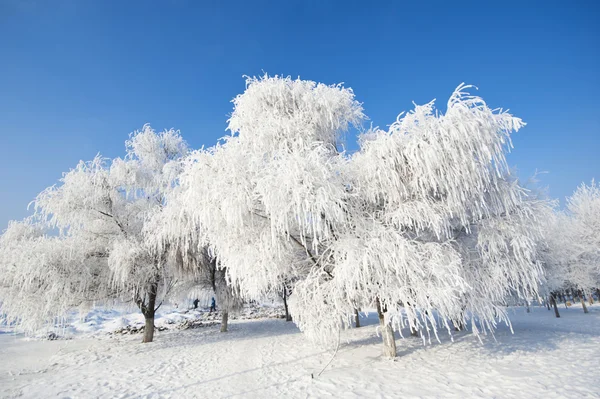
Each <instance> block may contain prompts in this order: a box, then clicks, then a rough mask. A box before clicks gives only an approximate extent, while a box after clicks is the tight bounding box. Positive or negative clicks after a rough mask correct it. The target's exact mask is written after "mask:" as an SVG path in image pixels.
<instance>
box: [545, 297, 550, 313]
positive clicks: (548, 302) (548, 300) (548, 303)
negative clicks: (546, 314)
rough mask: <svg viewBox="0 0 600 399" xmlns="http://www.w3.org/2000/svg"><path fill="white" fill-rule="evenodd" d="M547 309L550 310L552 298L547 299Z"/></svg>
mask: <svg viewBox="0 0 600 399" xmlns="http://www.w3.org/2000/svg"><path fill="white" fill-rule="evenodd" d="M546 307H547V308H548V310H550V298H546Z"/></svg>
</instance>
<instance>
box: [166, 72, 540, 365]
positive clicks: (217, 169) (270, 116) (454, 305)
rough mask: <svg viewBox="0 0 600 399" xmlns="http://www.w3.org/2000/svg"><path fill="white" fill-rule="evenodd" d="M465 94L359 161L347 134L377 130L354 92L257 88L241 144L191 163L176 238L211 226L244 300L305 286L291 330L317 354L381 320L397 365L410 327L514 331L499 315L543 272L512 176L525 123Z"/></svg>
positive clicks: (234, 138) (303, 85)
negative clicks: (311, 342) (368, 321)
mask: <svg viewBox="0 0 600 399" xmlns="http://www.w3.org/2000/svg"><path fill="white" fill-rule="evenodd" d="M466 88H467V87H465V86H461V87H459V89H457V91H456V92H455V93H454V94H453V95H452V96H451V98H450V101H449V102H448V109H447V111H446V113H445V114H440V113H439V112H435V111H434V108H433V103H430V104H427V105H425V106H418V107H416V108H415V110H414V111H413V112H411V113H409V114H407V115H404V116H401V117H399V118H398V120H397V122H396V123H394V124H393V125H392V126H391V127H390V129H389V130H388V131H382V130H379V129H375V130H371V131H369V132H367V133H366V134H363V135H362V137H361V142H360V143H361V148H360V150H359V151H358V152H357V153H356V154H354V155H352V156H349V155H347V154H345V153H344V152H341V151H340V144H341V140H342V139H343V133H344V132H345V131H346V130H347V129H348V128H349V127H350V126H356V127H358V128H360V125H361V122H362V120H363V119H365V117H364V115H363V112H362V107H361V105H360V104H359V103H358V102H357V101H356V100H355V98H354V93H353V92H352V90H350V89H347V88H344V87H343V86H340V85H335V86H327V85H323V84H317V83H315V82H310V81H303V80H299V79H298V80H292V79H290V78H279V77H268V76H265V77H263V78H258V79H257V78H249V79H248V80H247V88H246V91H245V92H244V93H243V94H241V95H239V96H238V97H236V98H235V99H234V101H233V103H234V111H233V113H232V116H231V118H230V120H229V130H230V131H231V135H230V136H227V137H225V138H224V139H223V140H222V141H221V142H220V143H219V144H218V145H216V146H215V147H212V148H209V149H207V150H201V151H197V152H194V153H192V154H191V156H190V157H189V158H188V159H187V161H186V162H185V165H184V170H183V173H182V175H181V179H180V183H181V190H180V191H179V192H178V199H179V200H180V201H181V206H182V209H185V212H186V215H187V219H185V222H184V223H182V224H181V225H177V224H175V225H174V226H172V228H173V229H175V230H177V229H179V230H180V231H182V232H183V231H186V230H187V227H186V223H190V220H191V221H193V223H194V224H195V225H202V226H203V229H204V232H205V233H203V234H205V235H204V237H203V239H204V240H205V242H206V244H207V245H209V247H210V248H211V251H213V252H214V253H215V255H216V257H217V259H218V260H219V262H221V263H222V264H223V265H227V278H228V279H229V280H230V281H231V282H232V283H234V284H236V285H238V286H239V287H240V289H241V294H242V295H244V296H246V297H249V298H256V297H260V295H261V294H263V293H265V292H268V291H269V290H272V289H274V288H278V287H280V286H281V283H282V281H285V279H287V278H288V277H290V276H293V277H294V281H295V283H294V286H293V293H292V295H291V296H290V309H291V312H292V315H293V316H294V321H295V322H296V323H297V324H298V325H299V327H300V328H301V329H302V330H303V331H304V332H305V333H306V334H307V335H308V336H309V337H310V338H313V339H316V340H318V341H321V342H327V341H331V340H335V337H337V336H338V333H337V332H338V331H339V329H340V328H343V327H344V326H349V325H350V324H351V322H352V320H353V316H354V315H355V309H357V308H367V307H369V306H375V307H376V308H377V309H378V313H379V316H380V320H381V326H382V332H383V339H384V343H385V354H386V355H389V356H395V342H394V335H393V329H394V328H396V329H399V328H400V327H402V326H404V325H406V324H408V325H409V326H410V327H411V328H412V329H413V330H416V331H425V332H426V333H427V334H429V332H431V331H433V332H434V333H436V331H437V329H438V328H439V326H440V325H442V326H445V327H446V328H448V330H449V329H450V325H451V323H450V322H452V323H455V324H465V322H466V320H467V318H470V319H471V320H472V321H474V320H478V321H479V322H480V323H479V326H480V327H483V329H484V331H486V330H489V329H491V328H493V327H494V326H495V323H496V316H500V318H501V319H503V320H505V321H507V322H508V319H507V317H506V313H505V311H504V310H503V309H502V308H500V307H498V306H497V304H498V302H499V301H500V300H502V299H503V297H505V296H506V295H507V294H509V293H513V292H517V293H518V294H520V295H528V294H531V292H532V291H533V290H535V287H536V286H537V280H538V278H539V276H540V273H541V269H540V265H539V263H538V262H537V260H536V258H535V253H536V250H535V242H536V241H537V238H538V237H537V236H538V234H539V231H538V229H537V227H536V226H537V220H536V215H535V213H534V212H530V210H529V208H528V207H526V206H523V202H524V199H525V197H526V193H525V191H524V190H523V189H522V188H521V187H519V185H518V184H517V183H516V182H515V181H513V180H511V179H509V178H506V177H505V176H507V174H508V170H507V166H506V160H505V151H506V150H507V147H508V146H509V144H510V133H511V132H512V131H515V130H518V129H519V128H520V127H521V126H522V125H523V123H522V122H521V120H520V119H518V118H514V117H513V116H511V115H510V114H508V113H506V112H495V111H493V110H491V109H490V108H488V107H487V105H486V104H485V103H484V102H483V100H481V99H480V98H478V97H473V96H470V95H468V94H466V93H465V92H464V90H465V89H466ZM528 226H533V228H528ZM511 234H513V235H514V237H513V236H511ZM472 325H473V327H474V332H476V333H477V332H478V331H479V330H478V328H477V327H476V324H475V323H472Z"/></svg>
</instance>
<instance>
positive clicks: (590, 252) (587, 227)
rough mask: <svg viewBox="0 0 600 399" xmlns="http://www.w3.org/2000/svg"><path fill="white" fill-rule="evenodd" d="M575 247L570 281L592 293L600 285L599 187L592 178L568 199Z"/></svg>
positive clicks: (568, 210)
mask: <svg viewBox="0 0 600 399" xmlns="http://www.w3.org/2000/svg"><path fill="white" fill-rule="evenodd" d="M566 211H567V215H568V216H569V218H570V222H571V223H570V228H569V235H570V240H569V241H570V244H571V249H572V254H571V259H570V263H571V265H572V266H571V267H570V270H569V281H570V282H571V283H573V284H574V285H576V286H577V287H578V288H579V289H581V290H584V291H587V292H589V291H590V290H591V289H593V288H598V287H600V186H598V185H597V184H596V182H595V181H593V180H592V182H591V184H590V185H589V186H588V185H585V184H582V185H581V186H579V187H578V188H577V190H575V192H574V193H573V195H572V196H571V197H569V198H568V199H567V206H566Z"/></svg>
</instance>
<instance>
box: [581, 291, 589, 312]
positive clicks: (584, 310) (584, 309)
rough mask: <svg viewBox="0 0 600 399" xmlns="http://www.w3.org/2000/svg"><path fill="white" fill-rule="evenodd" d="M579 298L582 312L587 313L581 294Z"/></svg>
mask: <svg viewBox="0 0 600 399" xmlns="http://www.w3.org/2000/svg"><path fill="white" fill-rule="evenodd" d="M579 300H580V301H581V306H583V313H589V311H588V308H587V306H585V301H584V300H583V295H580V296H579Z"/></svg>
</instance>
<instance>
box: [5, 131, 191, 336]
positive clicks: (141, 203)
mask: <svg viewBox="0 0 600 399" xmlns="http://www.w3.org/2000/svg"><path fill="white" fill-rule="evenodd" d="M126 150H127V155H126V157H124V158H123V159H121V158H117V159H114V160H113V161H109V160H107V159H104V158H101V157H100V156H97V157H95V158H94V159H93V160H92V161H90V162H80V163H79V164H78V165H77V167H76V168H75V169H72V170H71V171H69V172H68V173H66V174H65V175H64V176H63V178H62V179H61V180H60V183H59V184H58V185H56V186H52V187H50V188H48V189H46V190H45V191H43V192H42V193H40V194H39V195H38V196H37V198H36V199H35V201H34V206H35V211H36V214H35V216H36V218H37V219H38V221H37V222H36V223H37V224H38V225H40V226H44V227H47V228H51V229H55V230H56V231H58V235H55V236H40V237H31V236H30V235H28V234H22V237H23V239H17V240H15V239H11V238H10V237H11V236H13V233H12V230H15V229H17V226H19V225H14V226H11V228H9V230H8V231H7V232H6V233H4V236H3V240H6V241H9V242H12V243H14V244H9V245H17V246H18V245H24V246H28V245H32V244H35V245H36V246H37V245H39V246H40V248H39V251H37V249H36V251H33V252H31V254H29V253H28V251H23V250H19V249H16V250H15V251H11V253H14V254H17V255H12V256H11V258H10V259H9V260H8V261H5V260H3V261H2V265H1V267H2V268H3V269H7V268H12V269H14V270H15V271H16V272H15V273H11V274H10V277H9V279H8V280H7V279H5V282H4V283H5V284H12V285H14V286H16V287H22V288H25V289H24V290H23V292H22V297H25V296H32V297H35V298H36V299H35V300H37V301H40V302H41V303H45V304H48V305H47V306H46V308H44V309H39V311H38V312H35V313H30V312H28V309H27V308H21V307H19V305H18V303H16V302H15V305H14V306H12V307H11V308H10V312H11V314H15V315H18V317H20V318H21V319H25V318H27V317H36V319H37V320H40V319H42V318H47V317H48V316H53V315H54V313H55V312H56V311H63V310H64V309H65V308H66V307H67V305H69V306H74V305H79V304H83V303H86V302H88V303H89V302H91V301H96V300H99V299H111V298H120V299H127V300H132V301H133V302H134V303H135V304H136V305H137V306H138V307H139V309H140V310H141V311H142V313H143V314H144V317H145V319H146V325H145V331H144V339H143V340H144V342H151V341H152V339H153V334H154V314H155V311H156V310H157V308H158V307H159V306H160V298H159V296H160V295H161V293H162V294H165V293H166V292H167V291H168V290H169V289H170V288H171V287H172V285H173V284H174V282H175V281H174V278H173V274H172V269H171V268H170V266H169V262H168V259H167V256H166V255H167V254H166V253H165V252H160V253H159V252H157V251H155V248H154V247H153V246H151V245H149V244H148V243H147V242H146V241H145V240H144V235H143V232H144V226H145V224H146V223H147V221H148V220H150V218H151V217H152V215H153V214H154V213H156V212H159V211H160V209H161V208H162V207H164V205H165V204H166V202H165V201H166V194H167V193H168V192H169V191H171V190H172V189H173V188H174V187H175V184H176V179H177V176H178V174H179V170H180V163H179V159H180V158H181V157H182V156H184V155H185V154H186V153H187V145H186V143H185V142H184V141H183V139H182V138H181V136H180V135H179V132H177V131H174V130H168V131H164V132H162V133H156V132H155V131H154V130H152V128H151V127H150V126H149V125H146V126H144V128H143V129H142V130H141V131H136V132H134V133H132V135H131V136H130V139H129V140H127V141H126ZM19 229H22V228H21V227H19ZM17 236H18V234H17ZM22 252H25V253H24V254H23V253H22ZM19 253H21V255H19ZM19 256H20V258H19V259H17V257H19ZM39 259H42V260H43V261H41V262H40V261H39ZM31 276H39V278H37V279H36V281H35V282H32V281H31V278H32V277H31ZM38 281H39V282H38ZM73 286H76V287H73ZM62 287H68V289H64V292H62V294H59V293H58V292H60V291H61V290H63V288H62ZM98 292H101V293H105V294H109V298H98ZM60 295H63V297H62V298H60ZM11 300H12V299H11ZM5 303H6V302H5ZM23 303H24V304H25V303H26V301H24V302H23ZM56 304H61V306H59V307H56ZM4 306H5V305H3V307H4Z"/></svg>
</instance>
